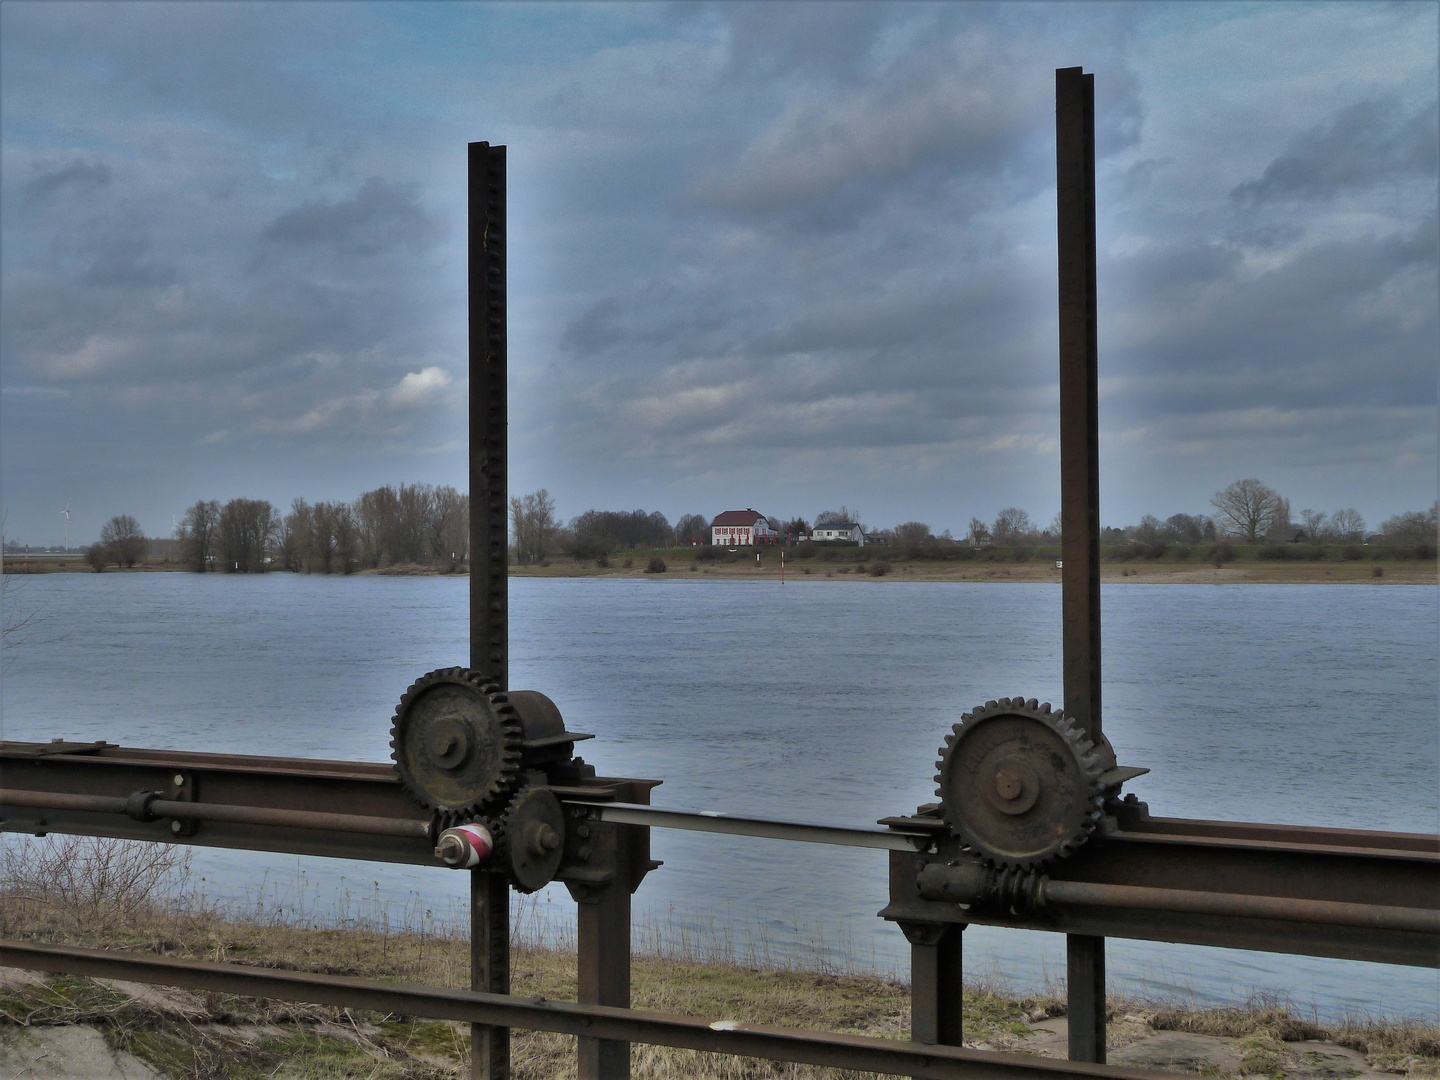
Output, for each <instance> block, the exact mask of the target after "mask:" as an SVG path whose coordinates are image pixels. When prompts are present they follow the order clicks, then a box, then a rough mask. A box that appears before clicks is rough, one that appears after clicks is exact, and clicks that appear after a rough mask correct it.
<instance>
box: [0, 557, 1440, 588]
mask: <svg viewBox="0 0 1440 1080" xmlns="http://www.w3.org/2000/svg"><path fill="white" fill-rule="evenodd" d="M747 554H749V553H747ZM857 554H860V553H858V552H857ZM652 559H660V560H661V562H662V563H664V566H665V569H664V570H658V569H657V570H651V569H649V566H651V560H652ZM877 570H878V572H877ZM4 572H6V575H20V576H23V575H50V573H94V570H91V567H89V566H86V564H85V563H82V562H81V560H78V559H65V560H62V559H46V557H43V556H32V557H30V559H27V560H26V559H14V557H10V559H6V562H4ZM184 572H186V567H184V566H183V564H180V563H176V562H154V563H141V564H138V566H134V567H125V569H117V567H114V566H112V567H109V569H107V570H105V573H184ZM271 573H287V572H285V570H271ZM356 573H357V575H360V576H374V575H379V576H386V577H431V576H433V577H441V576H445V577H464V576H465V570H461V572H459V573H458V575H446V573H444V572H442V570H441V569H439V567H433V566H416V564H396V566H382V567H376V569H366V570H357V572H356ZM510 576H511V577H644V579H649V580H707V582H708V580H736V582H769V580H773V582H776V583H779V580H780V564H779V553H778V552H776V550H773V549H762V554H760V563H759V564H756V563H755V562H750V559H737V560H736V562H711V560H700V559H697V557H696V554H694V549H671V550H661V552H635V553H634V554H631V556H611V557H609V559H603V560H595V559H588V560H576V559H566V557H556V559H547V560H544V562H541V563H536V564H531V566H511V567H510ZM1060 577H1061V570H1060V567H1057V566H1056V562H1054V560H1053V559H1038V557H1037V559H1031V560H1028V562H1021V563H1014V562H981V560H971V562H936V560H927V559H919V560H904V559H887V557H884V556H883V554H881V556H880V557H878V559H877V557H874V556H870V557H868V559H867V557H865V556H864V554H861V556H860V559H854V557H851V559H848V560H847V562H838V560H837V562H822V560H796V562H791V559H789V556H786V567H785V580H786V583H791V582H815V580H840V582H845V580H848V582H861V583H867V585H873V583H884V582H995V583H1007V582H1030V583H1034V582H1054V583H1058V582H1060ZM1100 580H1102V582H1103V583H1106V585H1437V583H1440V576H1437V569H1436V562H1434V560H1433V559H1369V560H1333V562H1270V560H1259V559H1254V560H1234V562H1228V563H1224V564H1221V566H1214V564H1211V563H1205V562H1142V560H1135V562H1120V560H1110V559H1103V560H1102V562H1100Z"/></svg>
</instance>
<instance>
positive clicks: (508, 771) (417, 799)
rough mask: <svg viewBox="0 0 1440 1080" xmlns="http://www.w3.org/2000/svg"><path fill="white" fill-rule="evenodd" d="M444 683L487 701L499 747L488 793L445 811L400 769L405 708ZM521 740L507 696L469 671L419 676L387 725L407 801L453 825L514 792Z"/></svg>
mask: <svg viewBox="0 0 1440 1080" xmlns="http://www.w3.org/2000/svg"><path fill="white" fill-rule="evenodd" d="M444 683H458V684H461V685H464V686H468V687H471V688H472V689H474V690H476V691H477V692H479V693H480V694H481V695H483V696H484V697H485V698H486V699H487V702H488V704H489V707H490V711H491V712H492V713H493V714H494V715H495V718H496V720H498V721H499V724H500V727H501V729H502V731H501V734H500V738H501V742H502V746H503V749H502V750H501V753H500V763H499V767H498V769H497V775H496V779H495V781H494V783H492V784H491V788H490V791H489V792H488V793H486V794H484V795H482V796H481V797H480V798H478V799H476V800H475V801H473V802H471V803H469V804H467V805H464V806H450V807H448V808H444V807H439V806H437V805H436V800H435V799H434V798H433V797H431V796H430V795H429V793H427V792H425V791H424V790H423V785H422V784H421V783H419V781H418V780H416V778H414V777H412V776H408V775H406V770H405V769H402V768H401V766H400V759H401V754H400V748H401V742H402V739H401V733H400V726H401V723H402V722H403V720H404V718H405V715H406V709H407V707H408V706H409V704H410V703H411V701H413V700H414V699H415V698H416V697H418V696H419V694H420V693H421V692H422V691H424V690H426V689H428V688H429V687H431V686H434V685H439V684H444ZM523 739H524V727H523V724H522V722H521V720H520V714H519V713H518V712H516V710H515V706H513V705H511V704H510V702H509V696H508V695H507V694H505V693H504V692H502V691H501V689H500V685H499V684H498V683H496V682H494V681H493V680H487V679H485V678H483V677H482V676H481V675H480V674H479V673H478V672H475V671H472V670H470V669H469V668H463V667H447V668H437V669H435V670H434V671H431V672H428V673H426V674H425V675H422V676H420V678H418V679H416V680H415V681H414V682H413V683H411V684H410V686H409V687H408V688H407V689H406V691H405V693H404V694H402V695H401V697H400V702H399V704H398V705H396V707H395V713H394V716H393V718H392V720H391V724H390V755H391V761H392V763H393V764H394V767H395V771H396V773H397V774H398V775H399V777H400V787H401V790H402V791H403V792H404V794H405V798H406V799H407V800H409V801H410V802H412V803H414V804H415V805H416V806H419V807H420V808H422V809H426V810H433V811H435V812H436V813H437V814H439V813H444V814H446V815H448V816H449V817H451V818H453V819H455V820H456V821H468V820H472V819H474V818H477V817H480V816H481V815H482V814H483V813H484V811H485V810H486V809H487V808H493V807H494V806H495V804H497V803H499V802H502V801H503V800H504V799H505V798H506V796H508V795H509V794H510V793H511V792H513V791H514V790H515V787H516V786H517V784H518V782H519V779H520V762H521V756H522V745H521V744H522V740H523ZM447 827H448V826H447Z"/></svg>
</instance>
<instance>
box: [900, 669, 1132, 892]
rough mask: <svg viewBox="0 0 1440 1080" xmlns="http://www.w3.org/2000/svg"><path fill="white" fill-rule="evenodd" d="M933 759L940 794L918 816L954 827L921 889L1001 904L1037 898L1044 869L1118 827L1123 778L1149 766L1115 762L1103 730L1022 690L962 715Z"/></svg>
mask: <svg viewBox="0 0 1440 1080" xmlns="http://www.w3.org/2000/svg"><path fill="white" fill-rule="evenodd" d="M935 766H936V768H937V769H938V770H939V771H938V772H937V773H936V775H935V782H936V783H937V784H938V785H939V786H938V788H937V789H936V795H938V796H939V798H940V802H939V804H938V805H935V804H932V805H929V806H922V807H921V808H920V809H919V811H918V815H917V816H918V817H921V818H925V817H928V818H932V819H933V818H934V817H937V816H938V817H940V818H941V819H942V820H943V821H944V823H945V825H947V826H948V827H949V829H948V833H949V835H948V838H943V839H940V840H939V842H938V843H937V850H938V852H939V862H926V863H925V864H924V867H923V869H922V871H921V876H920V889H919V891H920V893H921V895H922V896H925V897H926V898H927V899H934V900H947V901H952V902H959V903H961V904H963V905H966V906H968V905H970V904H972V903H986V902H989V903H992V904H996V905H999V906H1001V907H1003V908H1011V907H1013V906H1014V905H1015V904H1017V903H1019V904H1026V903H1027V898H1028V906H1039V897H1040V895H1041V894H1040V892H1039V891H1038V887H1037V885H1036V882H1037V881H1039V880H1041V877H1040V875H1039V874H1038V870H1039V869H1040V868H1041V867H1044V866H1046V865H1048V864H1049V863H1052V862H1054V861H1056V860H1060V859H1065V858H1067V857H1069V856H1070V855H1072V854H1073V853H1074V852H1075V851H1076V850H1077V849H1078V848H1080V847H1081V845H1083V844H1085V843H1086V842H1087V841H1089V840H1090V839H1091V837H1092V836H1094V835H1095V834H1096V833H1097V832H1099V833H1101V834H1103V833H1104V832H1105V831H1107V821H1108V822H1109V823H1110V825H1111V826H1112V827H1113V822H1114V816H1113V811H1114V810H1115V809H1116V805H1117V803H1118V799H1119V796H1120V787H1121V785H1122V784H1123V783H1124V782H1125V781H1126V780H1130V779H1133V778H1134V777H1136V776H1140V775H1143V774H1144V773H1147V772H1149V771H1150V770H1149V769H1138V768H1121V767H1119V766H1117V765H1116V763H1115V751H1114V749H1113V748H1112V747H1111V746H1110V741H1109V740H1108V739H1106V738H1105V737H1104V736H1103V735H1101V736H1100V737H1099V738H1098V739H1097V740H1095V741H1092V740H1091V739H1090V738H1088V737H1087V736H1086V734H1085V731H1084V729H1083V728H1082V727H1081V726H1080V725H1079V724H1077V723H1076V722H1075V721H1074V720H1073V719H1072V718H1071V717H1069V716H1067V715H1066V714H1065V713H1064V712H1062V711H1059V710H1056V709H1053V708H1052V707H1051V706H1050V705H1048V704H1041V703H1040V702H1038V701H1037V700H1036V699H1034V698H1029V699H1028V700H1027V699H1024V698H1018V697H1017V698H1000V699H999V700H997V701H987V702H986V703H985V704H984V705H981V706H979V707H977V708H976V709H974V710H973V711H971V712H967V713H965V714H964V715H963V716H962V717H961V719H960V722H959V723H957V724H956V725H955V726H954V728H953V729H952V731H951V733H950V734H949V735H947V736H946V737H945V744H944V745H943V746H942V747H941V748H940V760H938V761H937V762H936V763H935ZM902 820H903V819H902ZM897 823H898V822H897ZM942 883H943V884H942Z"/></svg>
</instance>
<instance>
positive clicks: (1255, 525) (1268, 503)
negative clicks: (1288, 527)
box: [1210, 479, 1289, 544]
mask: <svg viewBox="0 0 1440 1080" xmlns="http://www.w3.org/2000/svg"><path fill="white" fill-rule="evenodd" d="M1282 501H1283V500H1282V499H1281V498H1280V496H1279V495H1278V494H1277V493H1276V492H1275V490H1274V489H1273V488H1270V487H1267V486H1266V485H1265V484H1262V483H1261V482H1260V481H1259V480H1255V479H1249V480H1236V481H1235V482H1234V483H1233V484H1231V485H1230V486H1229V487H1227V488H1226V489H1225V490H1224V491H1217V492H1216V493H1215V495H1214V497H1213V498H1211V500H1210V505H1211V506H1213V507H1215V509H1216V510H1218V511H1220V520H1221V523H1222V524H1224V525H1225V526H1226V527H1227V530H1226V531H1230V532H1236V533H1239V534H1240V535H1241V536H1243V537H1244V538H1245V540H1246V541H1247V542H1248V543H1251V544H1253V543H1255V542H1257V541H1258V540H1259V539H1260V537H1262V536H1264V535H1265V534H1266V533H1268V532H1269V531H1270V529H1271V527H1272V526H1273V525H1274V524H1275V521H1276V517H1277V515H1278V514H1279V513H1280V510H1281V503H1282ZM1285 510H1286V511H1287V517H1288V511H1289V504H1288V503H1287V504H1286V505H1285Z"/></svg>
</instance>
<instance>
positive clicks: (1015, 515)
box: [991, 506, 1035, 544]
mask: <svg viewBox="0 0 1440 1080" xmlns="http://www.w3.org/2000/svg"><path fill="white" fill-rule="evenodd" d="M991 531H992V532H993V533H994V535H995V540H996V542H997V543H1001V544H1015V543H1018V542H1020V541H1021V540H1025V539H1027V538H1028V537H1029V536H1030V534H1031V533H1032V532H1034V531H1035V526H1033V525H1031V524H1030V515H1029V514H1027V513H1026V512H1025V511H1024V510H1021V509H1019V508H1018V507H1015V506H1007V507H1006V508H1005V509H1004V510H1001V511H1000V513H998V514H997V515H995V526H994V528H993V529H992V530H991Z"/></svg>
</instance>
